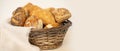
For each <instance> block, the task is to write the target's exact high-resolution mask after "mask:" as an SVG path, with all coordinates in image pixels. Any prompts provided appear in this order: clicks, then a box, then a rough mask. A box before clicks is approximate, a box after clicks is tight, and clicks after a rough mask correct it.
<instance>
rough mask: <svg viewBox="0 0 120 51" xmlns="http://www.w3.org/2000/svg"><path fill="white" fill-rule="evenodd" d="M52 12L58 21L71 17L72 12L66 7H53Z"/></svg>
mask: <svg viewBox="0 0 120 51" xmlns="http://www.w3.org/2000/svg"><path fill="white" fill-rule="evenodd" d="M51 12H52V14H53V15H54V16H55V20H56V21H57V22H58V23H61V22H63V21H65V20H67V19H69V18H70V17H71V13H70V12H69V11H68V10H67V9H65V8H58V9H52V11H51Z"/></svg>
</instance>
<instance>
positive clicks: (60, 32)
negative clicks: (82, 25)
mask: <svg viewBox="0 0 120 51" xmlns="http://www.w3.org/2000/svg"><path fill="white" fill-rule="evenodd" d="M71 25H72V23H71V21H69V20H66V21H64V22H62V23H61V26H60V27H57V28H50V29H41V30H31V32H30V34H29V42H30V43H31V44H33V45H36V46H38V47H39V48H40V49H42V50H50V49H56V48H58V47H60V46H61V45H62V42H63V39H64V37H65V34H66V32H67V30H68V28H69V27H70V26H71Z"/></svg>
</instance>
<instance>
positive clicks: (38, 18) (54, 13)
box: [10, 3, 71, 29]
mask: <svg viewBox="0 0 120 51" xmlns="http://www.w3.org/2000/svg"><path fill="white" fill-rule="evenodd" d="M12 15H13V16H12V18H11V21H10V22H11V24H12V25H15V26H22V27H33V28H36V29H47V28H53V27H58V26H60V24H61V23H62V22H63V21H65V20H68V19H69V18H70V17H71V13H70V12H69V11H68V10H67V9H65V8H45V9H43V8H40V7H38V6H37V5H33V4H32V3H28V4H27V5H25V6H24V7H18V8H17V9H16V10H15V11H14V12H13V13H12Z"/></svg>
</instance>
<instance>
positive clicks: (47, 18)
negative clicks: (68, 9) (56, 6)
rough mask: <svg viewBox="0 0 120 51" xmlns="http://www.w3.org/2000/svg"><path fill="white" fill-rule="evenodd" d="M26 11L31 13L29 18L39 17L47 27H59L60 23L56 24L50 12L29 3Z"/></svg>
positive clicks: (25, 7)
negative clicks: (48, 25)
mask: <svg viewBox="0 0 120 51" xmlns="http://www.w3.org/2000/svg"><path fill="white" fill-rule="evenodd" d="M24 9H25V10H27V11H28V12H29V16H35V17H38V18H39V19H41V20H42V21H43V24H45V25H47V24H52V25H53V27H57V26H58V25H59V24H58V23H56V21H55V19H54V16H53V15H52V13H51V12H50V11H48V10H44V9H42V8H40V7H38V6H36V5H33V4H31V3H28V4H27V5H26V6H24Z"/></svg>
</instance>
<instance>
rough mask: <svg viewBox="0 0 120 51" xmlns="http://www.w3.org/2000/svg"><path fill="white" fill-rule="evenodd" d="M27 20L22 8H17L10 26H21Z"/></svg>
mask: <svg viewBox="0 0 120 51" xmlns="http://www.w3.org/2000/svg"><path fill="white" fill-rule="evenodd" d="M26 19H27V12H25V10H24V9H23V8H22V7H18V8H17V9H16V10H15V11H14V12H13V16H12V18H11V24H12V25H15V26H23V25H24V23H25V20H26Z"/></svg>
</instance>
